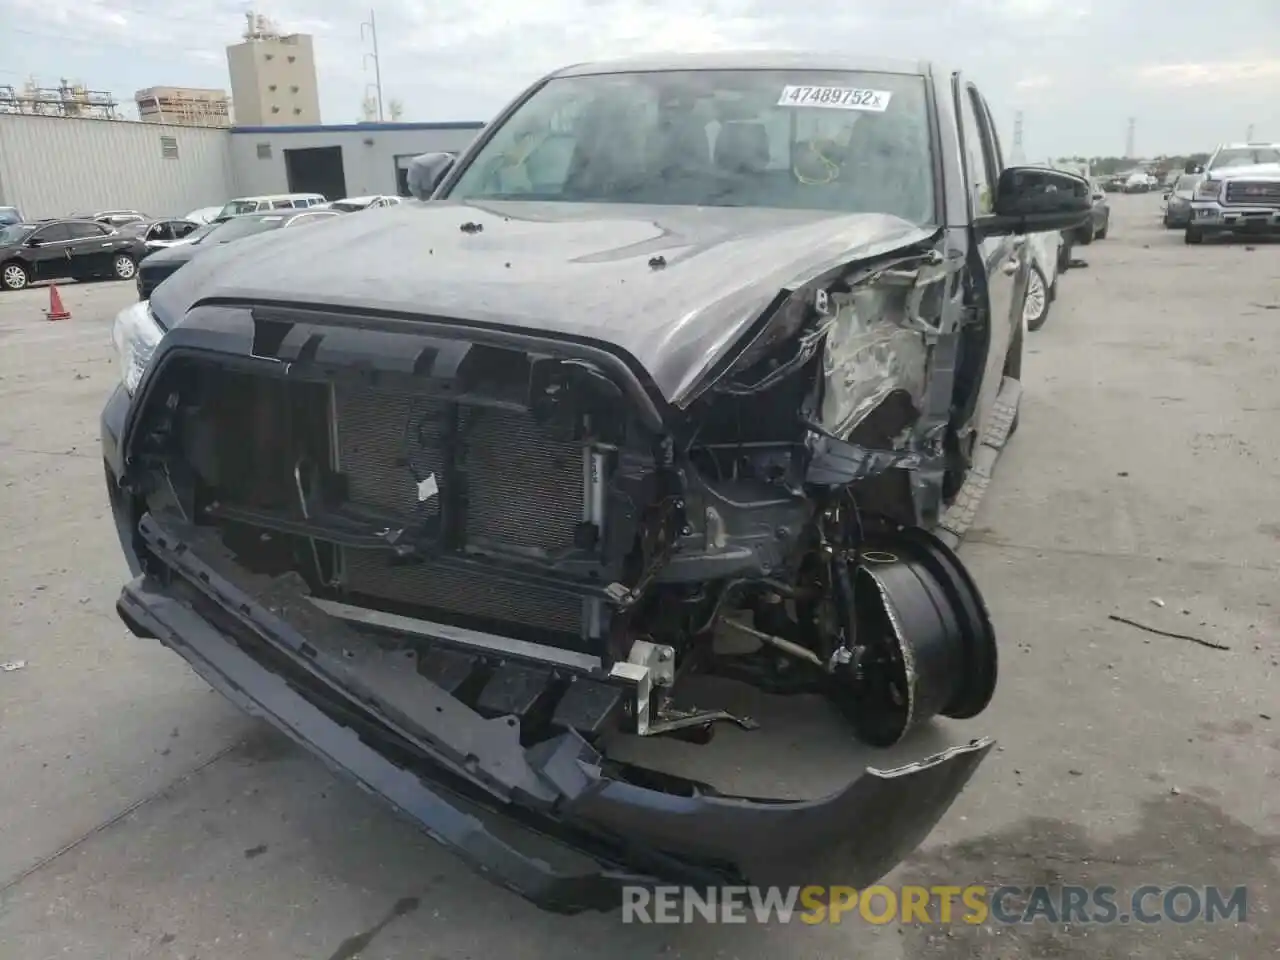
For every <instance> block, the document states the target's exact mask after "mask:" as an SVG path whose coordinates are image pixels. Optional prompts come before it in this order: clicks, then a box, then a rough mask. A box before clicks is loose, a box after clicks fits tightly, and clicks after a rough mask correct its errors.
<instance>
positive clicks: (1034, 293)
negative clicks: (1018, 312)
mask: <svg viewBox="0 0 1280 960" xmlns="http://www.w3.org/2000/svg"><path fill="white" fill-rule="evenodd" d="M1049 306H1050V303H1049V284H1048V283H1047V282H1046V281H1045V278H1044V272H1043V271H1041V269H1040V267H1039V266H1038V265H1036V264H1032V265H1031V274H1030V276H1028V277H1027V295H1026V297H1025V299H1023V301H1022V319H1023V320H1024V321H1025V322H1026V325H1027V329H1028V330H1039V329H1040V328H1041V327H1043V326H1044V322H1045V321H1046V320H1048V319H1049Z"/></svg>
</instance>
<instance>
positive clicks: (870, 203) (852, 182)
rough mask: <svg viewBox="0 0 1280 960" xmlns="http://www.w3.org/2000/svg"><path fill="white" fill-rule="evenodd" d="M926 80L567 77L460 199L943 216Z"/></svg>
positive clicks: (499, 146)
mask: <svg viewBox="0 0 1280 960" xmlns="http://www.w3.org/2000/svg"><path fill="white" fill-rule="evenodd" d="M929 129H930V128H929V121H928V111H927V107H926V98H925V85H924V78H923V77H917V76H907V75H899V74H880V73H843V72H841V73H833V72H821V73H818V72H804V71H781V70H779V71H774V70H741V71H738V70H698V71H669V72H645V73H622V74H603V75H596V76H585V77H561V78H557V79H554V80H551V81H549V82H548V83H547V84H546V85H544V86H543V87H542V88H540V89H539V90H538V91H537V92H536V93H534V95H533V96H532V97H531V98H530V99H529V100H528V101H526V102H525V103H524V104H523V105H521V106H520V107H519V108H518V109H517V110H516V112H515V113H514V114H513V115H512V116H511V117H510V118H509V119H508V120H507V121H506V122H505V123H504V124H503V125H502V126H501V127H500V128H499V129H498V130H497V131H496V132H495V133H494V135H493V137H492V139H490V140H489V141H488V142H487V143H486V144H485V145H484V147H483V148H482V149H481V150H480V152H479V153H478V154H477V155H476V156H475V158H474V159H473V160H472V161H471V163H470V164H469V165H468V167H467V168H466V170H464V171H463V172H462V174H461V175H460V177H459V178H458V180H457V182H456V183H455V185H454V186H453V188H452V189H451V190H450V191H449V192H448V196H449V197H451V198H454V199H468V200H471V199H490V200H553V201H564V202H571V203H575V202H576V203H645V204H677V205H689V206H702V205H705V206H731V207H785V208H799V209H819V210H836V211H847V212H876V213H888V214H894V215H896V216H899V217H902V218H904V219H906V220H909V221H911V222H913V223H929V222H932V221H933V220H934V219H935V208H934V196H933V166H932V159H931V151H930V138H929Z"/></svg>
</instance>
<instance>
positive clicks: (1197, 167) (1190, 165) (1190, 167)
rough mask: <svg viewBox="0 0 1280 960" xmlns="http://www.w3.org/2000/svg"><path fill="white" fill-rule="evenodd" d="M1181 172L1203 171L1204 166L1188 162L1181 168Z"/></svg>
mask: <svg viewBox="0 0 1280 960" xmlns="http://www.w3.org/2000/svg"><path fill="white" fill-rule="evenodd" d="M1182 172H1183V173H1204V167H1202V166H1200V164H1198V163H1188V164H1187V165H1186V166H1185V167H1183V168H1182Z"/></svg>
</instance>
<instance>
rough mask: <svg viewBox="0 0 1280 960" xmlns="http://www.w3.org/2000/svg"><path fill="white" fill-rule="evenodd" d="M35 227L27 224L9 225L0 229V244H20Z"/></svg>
mask: <svg viewBox="0 0 1280 960" xmlns="http://www.w3.org/2000/svg"><path fill="white" fill-rule="evenodd" d="M34 229H35V227H33V226H31V224H29V223H11V224H9V225H8V226H7V227H0V244H8V243H21V242H22V241H23V240H25V239H26V237H27V234H29V233H30V232H31V231H32V230H34Z"/></svg>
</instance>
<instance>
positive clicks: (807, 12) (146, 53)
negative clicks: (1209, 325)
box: [0, 0, 1280, 160]
mask: <svg viewBox="0 0 1280 960" xmlns="http://www.w3.org/2000/svg"><path fill="white" fill-rule="evenodd" d="M248 6H249V5H248V4H244V3H236V2H233V0H206V2H204V3H200V2H199V0H186V2H174V0H167V2H161V0H119V2H115V0H0V84H12V85H15V86H16V85H20V84H21V83H22V82H23V81H24V80H25V79H26V78H27V76H28V75H30V74H34V75H35V76H36V77H37V78H38V80H39V81H40V83H41V85H44V86H47V85H53V84H56V83H57V82H58V80H59V78H61V77H66V78H67V79H69V80H72V81H81V82H83V83H85V84H86V85H88V86H89V87H91V88H93V89H101V90H108V91H110V92H111V93H113V94H114V95H115V96H116V97H117V99H120V100H122V101H124V102H125V103H126V104H128V115H129V116H136V112H135V111H134V109H133V107H132V99H133V93H134V91H135V90H137V89H140V88H142V87H148V86H193V87H222V88H225V89H228V90H229V81H228V79H227V71H226V56H225V47H226V45H227V44H228V43H235V42H238V40H239V34H240V31H241V30H242V29H243V25H244V19H243V14H244V11H245V10H246V9H248ZM257 9H259V10H260V12H262V13H265V14H267V15H268V16H270V17H272V18H273V19H274V20H275V21H276V22H277V23H278V24H279V25H280V27H281V28H282V29H284V30H286V31H296V32H304V33H310V34H312V35H313V36H314V38H315V47H316V58H317V61H318V62H317V70H318V73H319V84H320V103H321V113H322V117H323V119H324V122H326V123H349V122H352V121H355V120H357V119H359V117H360V103H361V99H362V97H363V96H364V95H365V91H366V86H365V85H366V84H367V83H370V82H371V81H372V80H373V65H372V63H368V64H367V65H366V64H365V63H364V56H363V54H364V52H365V51H366V50H368V49H369V46H368V44H367V43H364V42H362V40H361V30H360V23H361V21H362V20H364V19H366V18H367V16H368V13H367V11H366V10H365V9H363V4H361V3H359V0H357V2H339V0H276V2H274V3H272V4H271V5H270V6H269V7H267V6H263V7H259V8H257ZM376 16H377V25H378V39H379V44H380V47H381V61H382V79H383V90H384V96H385V98H386V99H387V100H388V101H390V100H391V99H392V98H395V99H398V100H400V101H401V102H402V103H403V104H404V117H403V119H405V120H485V119H488V118H489V117H490V116H491V115H492V114H493V113H494V112H495V111H496V110H497V109H499V108H500V107H501V106H502V104H503V103H504V102H505V101H506V100H507V99H509V98H510V97H512V96H513V95H514V94H515V93H517V92H518V91H519V90H520V88H521V87H522V86H524V85H525V84H526V83H528V82H529V81H531V80H533V79H536V78H537V77H538V76H539V75H540V74H542V73H545V72H546V71H548V70H551V69H554V68H555V67H557V66H560V65H563V64H566V63H573V62H578V61H582V60H591V59H597V58H607V57H611V56H621V55H627V54H631V53H637V52H648V51H655V50H686V51H699V50H717V49H732V48H751V47H790V48H797V47H798V48H806V47H828V48H829V47H840V48H843V49H848V50H850V51H858V50H866V51H868V52H872V53H876V54H888V55H895V56H907V57H926V58H936V59H937V60H939V61H942V62H945V63H946V64H948V65H952V66H957V67H960V68H963V69H965V70H966V71H968V72H969V73H970V74H971V75H972V76H973V78H974V79H975V80H976V81H977V82H978V83H979V86H980V87H982V89H983V91H984V92H985V94H986V96H987V99H988V100H989V102H990V103H991V106H992V109H993V110H994V111H995V113H996V117H997V122H998V123H999V125H1000V128H1001V133H1002V136H1003V139H1004V141H1005V144H1006V148H1005V149H1006V153H1007V152H1008V151H1009V144H1010V142H1011V139H1012V135H1013V119H1014V115H1015V113H1016V112H1017V111H1019V110H1021V111H1022V112H1023V116H1024V120H1023V146H1024V151H1025V153H1026V155H1027V158H1028V159H1032V160H1034V159H1040V158H1043V157H1046V156H1059V155H1067V154H1085V155H1113V154H1119V153H1122V152H1123V150H1124V145H1125V133H1126V128H1127V124H1128V118H1129V117H1134V118H1136V120H1137V126H1136V145H1137V152H1138V153H1139V154H1140V155H1143V156H1149V155H1154V154H1157V153H1178V152H1185V151H1195V150H1208V149H1210V148H1211V147H1213V146H1214V145H1215V144H1216V143H1218V142H1220V141H1224V140H1241V139H1244V137H1245V136H1246V133H1247V132H1248V129H1249V127H1250V125H1252V126H1253V127H1254V136H1255V138H1267V139H1272V140H1280V0H1213V2H1211V3H1209V4H1193V3H1190V2H1188V3H1185V4H1183V3H1158V2H1154V0H882V2H863V0H804V2H797V0H488V2H485V3H463V2H454V3H446V2H442V0H377V7H376ZM366 66H367V69H366Z"/></svg>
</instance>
